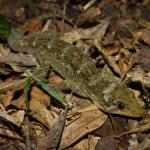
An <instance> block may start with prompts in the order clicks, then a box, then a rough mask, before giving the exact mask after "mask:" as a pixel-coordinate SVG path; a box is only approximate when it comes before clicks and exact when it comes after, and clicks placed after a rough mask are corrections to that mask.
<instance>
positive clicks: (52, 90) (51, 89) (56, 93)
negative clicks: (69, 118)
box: [32, 76, 68, 107]
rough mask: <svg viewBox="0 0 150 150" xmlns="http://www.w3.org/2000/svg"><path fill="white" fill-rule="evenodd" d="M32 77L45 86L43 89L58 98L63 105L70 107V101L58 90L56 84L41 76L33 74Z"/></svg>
mask: <svg viewBox="0 0 150 150" xmlns="http://www.w3.org/2000/svg"><path fill="white" fill-rule="evenodd" d="M32 78H33V79H34V80H35V81H36V82H37V84H39V85H40V86H41V87H42V88H43V90H45V91H46V92H47V93H48V94H50V95H51V96H52V97H54V98H55V99H56V100H58V101H59V102H60V103H61V104H62V105H63V106H66V107H68V103H67V102H66V101H65V99H64V97H65V94H64V93H62V92H61V91H59V90H57V89H56V88H55V87H54V86H52V85H50V84H48V83H47V82H45V81H43V80H41V79H39V78H36V77H33V76H32Z"/></svg>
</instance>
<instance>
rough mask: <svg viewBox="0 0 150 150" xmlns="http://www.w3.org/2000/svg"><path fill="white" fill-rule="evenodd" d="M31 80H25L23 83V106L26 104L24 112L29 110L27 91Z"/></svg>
mask: <svg viewBox="0 0 150 150" xmlns="http://www.w3.org/2000/svg"><path fill="white" fill-rule="evenodd" d="M30 81H31V78H27V79H26V81H25V82H24V90H23V93H24V98H25V104H26V111H28V110H29V91H30V88H31V82H30Z"/></svg>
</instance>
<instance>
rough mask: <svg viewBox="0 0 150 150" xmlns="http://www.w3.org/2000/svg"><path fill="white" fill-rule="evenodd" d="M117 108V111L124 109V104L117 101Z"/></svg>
mask: <svg viewBox="0 0 150 150" xmlns="http://www.w3.org/2000/svg"><path fill="white" fill-rule="evenodd" d="M117 108H119V109H124V108H125V104H124V103H122V102H119V101H118V102H117Z"/></svg>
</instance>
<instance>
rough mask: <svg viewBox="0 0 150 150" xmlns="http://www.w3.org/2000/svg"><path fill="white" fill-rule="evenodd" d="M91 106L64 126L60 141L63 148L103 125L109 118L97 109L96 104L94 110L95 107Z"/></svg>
mask: <svg viewBox="0 0 150 150" xmlns="http://www.w3.org/2000/svg"><path fill="white" fill-rule="evenodd" d="M89 107H90V108H91V110H89V109H88V107H87V108H86V109H85V111H84V112H82V114H81V116H80V118H78V119H76V120H75V121H74V122H72V123H70V124H69V125H68V126H66V127H65V128H64V132H63V135H62V139H61V142H60V148H61V149H63V148H65V147H68V146H69V145H71V144H73V143H75V142H76V141H78V140H79V139H80V138H82V137H83V136H85V135H86V134H88V133H90V132H92V131H94V130H95V129H97V128H99V127H100V126H102V125H103V123H104V122H105V120H106V119H107V116H106V115H105V114H104V113H102V112H101V111H100V110H99V109H97V108H96V106H93V107H95V110H93V107H91V106H89ZM86 110H87V111H86Z"/></svg>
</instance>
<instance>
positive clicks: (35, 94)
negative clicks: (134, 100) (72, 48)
mask: <svg viewBox="0 0 150 150" xmlns="http://www.w3.org/2000/svg"><path fill="white" fill-rule="evenodd" d="M32 4H33V6H34V7H35V8H36V9H34V11H33V10H32ZM0 6H3V8H2V9H1V10H0V14H1V15H3V16H4V17H5V19H6V20H8V23H10V25H11V26H12V27H11V28H12V30H20V31H25V32H26V33H27V34H28V35H29V36H30V33H32V32H34V31H39V30H40V31H41V30H42V28H45V27H44V26H45V25H46V23H47V21H48V20H50V22H49V23H48V26H47V27H46V28H51V29H53V30H54V31H56V32H57V34H58V35H62V33H63V36H61V37H60V39H62V40H65V41H67V42H70V43H73V44H76V45H77V46H78V45H79V47H80V48H82V49H83V50H84V52H85V53H87V54H88V55H89V56H90V57H92V59H93V61H94V62H95V64H96V65H97V68H98V69H99V70H100V71H101V70H102V68H103V66H104V64H105V63H107V64H108V65H109V66H110V67H111V69H112V70H113V71H114V73H116V74H117V75H115V76H116V77H117V78H119V77H120V80H122V84H126V85H127V86H128V87H129V88H130V89H132V90H133V91H137V92H138V93H139V94H138V97H140V99H141V100H140V103H141V105H144V106H145V110H146V111H147V113H146V114H145V116H143V117H141V118H139V119H132V118H130V119H129V118H124V117H123V116H119V117H118V119H117V121H116V118H115V117H116V116H114V115H110V114H106V113H104V112H101V111H100V110H99V109H97V108H96V107H95V106H94V105H93V104H91V103H90V101H89V100H87V99H86V98H83V97H80V96H79V95H77V94H76V93H74V91H70V90H69V89H68V88H67V89H61V88H60V87H61V86H60V85H61V84H62V83H61V82H62V81H61V80H60V79H58V78H53V76H59V75H58V74H56V73H55V71H53V70H51V69H50V71H49V74H47V75H44V76H43V77H45V78H46V79H47V81H45V80H44V81H43V79H42V80H41V78H39V77H38V76H37V74H39V73H38V71H37V72H36V73H35V72H34V71H33V70H31V72H32V75H33V76H32V77H31V76H30V78H33V79H34V82H33V80H32V79H31V80H32V82H31V85H30V86H31V88H30V89H27V86H26V88H25V89H24V86H23V84H24V82H25V80H26V78H25V76H27V75H25V76H24V74H26V73H22V69H20V68H22V67H24V66H25V67H26V68H27V69H31V67H30V66H35V67H39V64H38V60H36V59H35V57H34V56H31V55H28V54H23V53H16V52H14V51H12V50H10V48H9V47H8V46H6V45H7V44H6V42H4V41H2V42H1V47H0V62H1V64H2V65H0V67H1V68H0V83H1V85H0V106H1V113H0V117H1V122H7V124H9V125H7V126H6V124H1V130H0V133H1V135H3V136H4V137H7V138H6V139H5V138H4V137H1V139H2V142H1V143H2V146H4V145H7V146H8V147H9V148H11V147H13V148H14V149H17V146H18V147H19V148H20V149H58V147H59V149H67V148H69V149H77V148H78V149H81V150H82V149H93V150H94V149H100V148H101V149H109V148H110V147H109V146H111V148H113V149H114V150H115V149H131V150H132V149H143V150H144V149H146V148H149V137H150V136H149V126H150V125H149V123H150V121H149V119H148V117H149V115H150V112H149V107H150V94H149V89H150V68H149V66H150V61H149V51H150V39H149V27H150V26H149V24H150V23H149V22H150V19H149V17H148V15H146V14H148V12H149V11H150V8H149V6H150V3H149V1H146V0H143V1H140V2H139V1H137V0H134V1H113V2H112V1H110V0H106V1H104V0H102V1H95V0H93V1H72V2H71V1H68V2H67V1H64V2H62V1H53V2H52V1H39V2H36V1H31V3H30V6H29V4H27V3H26V2H25V1H22V2H19V3H17V5H16V6H15V7H14V6H13V4H12V2H10V1H0ZM12 7H13V9H10V8H12ZM4 8H5V9H4ZM49 10H51V11H49ZM39 16H40V17H39ZM29 18H30V19H29ZM8 23H7V24H8ZM10 25H9V26H10ZM1 28H4V27H3V24H2V25H1ZM9 30H10V29H9ZM9 30H8V31H6V32H7V33H9ZM2 34H3V32H2V31H1V30H0V35H2ZM97 41H98V42H99V43H101V45H98V44H97V43H96V42H97ZM81 43H83V44H81ZM54 69H55V68H54ZM40 73H41V72H40ZM34 74H36V75H34ZM59 77H60V76H59ZM51 79H52V80H53V82H51V81H52V80H51ZM39 85H40V86H39ZM53 87H54V88H53ZM57 88H58V89H57ZM55 89H57V90H55ZM23 91H25V92H26V96H24V95H23ZM59 94H60V95H59ZM68 94H69V95H68ZM135 94H136V92H135ZM62 95H63V96H62ZM25 99H26V100H27V99H28V105H29V106H28V109H26V105H25ZM57 99H58V100H59V102H58V103H57V101H56V100H57ZM64 100H66V101H67V106H68V105H69V110H67V108H66V109H65V110H64V107H62V105H63V104H64V103H63V102H64ZM65 106H66V102H65ZM61 112H62V113H61ZM25 116H28V119H26V117H25ZM122 119H125V120H126V123H125V122H124V121H123V122H122V121H121V120H122ZM108 120H109V122H110V124H109V126H110V128H111V130H109V128H108V126H106V123H107V122H108ZM135 120H136V121H135ZM135 122H136V125H133V124H134V123H135ZM26 124H27V126H26ZM125 124H126V125H125ZM105 126H106V127H105ZM120 126H122V129H121V130H120V131H119V133H118V132H116V129H117V128H119V127H120ZM131 126H132V128H131ZM104 127H105V128H104ZM26 129H28V130H26ZM95 130H96V131H95ZM100 130H102V131H100ZM4 131H5V132H4ZM20 131H21V132H20ZM94 131H95V132H94ZM98 131H99V132H103V134H98V133H97V132H98ZM56 133H58V134H56ZM139 133H140V134H141V135H142V136H143V138H142V139H140V137H139V136H138V135H139ZM127 135H128V136H127ZM7 139H9V141H11V142H12V143H14V145H15V143H16V142H17V143H18V144H16V147H15V146H14V145H13V146H12V145H9V144H7ZM12 139H14V140H12ZM134 141H136V142H134ZM89 143H90V144H89ZM122 143H125V144H122Z"/></svg>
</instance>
